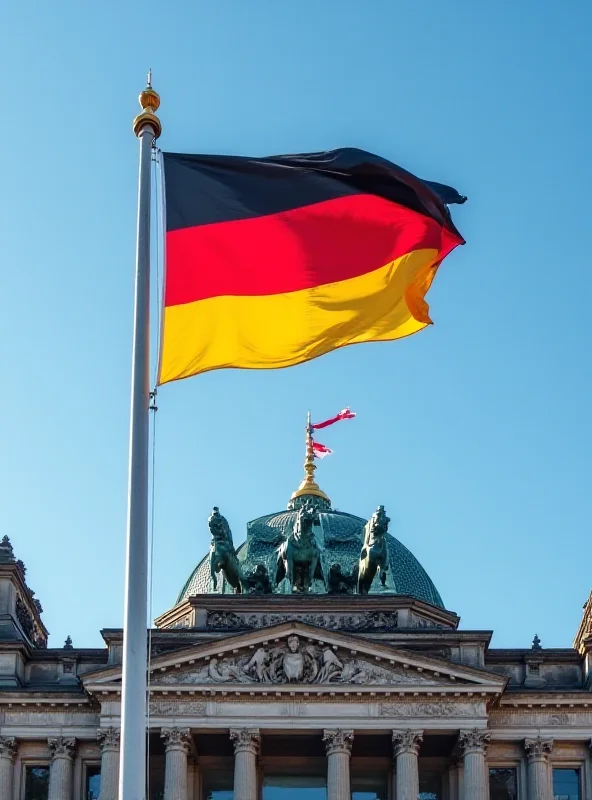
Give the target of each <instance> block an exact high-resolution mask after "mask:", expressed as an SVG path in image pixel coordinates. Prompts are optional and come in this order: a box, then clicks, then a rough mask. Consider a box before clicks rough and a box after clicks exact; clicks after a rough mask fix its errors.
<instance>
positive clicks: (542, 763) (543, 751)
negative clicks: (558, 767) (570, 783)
mask: <svg viewBox="0 0 592 800" xmlns="http://www.w3.org/2000/svg"><path fill="white" fill-rule="evenodd" d="M524 750H525V752H526V758H527V759H528V800H553V788H552V785H551V779H550V776H549V755H550V753H551V751H552V750H553V740H552V739H541V738H540V737H539V738H538V739H525V740H524Z"/></svg>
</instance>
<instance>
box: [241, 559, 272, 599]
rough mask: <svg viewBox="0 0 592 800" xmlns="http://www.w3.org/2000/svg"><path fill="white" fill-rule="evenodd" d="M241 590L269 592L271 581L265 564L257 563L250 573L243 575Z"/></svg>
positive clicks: (252, 592) (256, 592)
mask: <svg viewBox="0 0 592 800" xmlns="http://www.w3.org/2000/svg"><path fill="white" fill-rule="evenodd" d="M242 583H243V591H245V592H246V593H248V594H271V581H270V580H269V575H268V573H267V567H266V566H265V564H257V566H256V567H255V569H254V570H253V572H251V574H250V575H247V576H245V577H243V581H242Z"/></svg>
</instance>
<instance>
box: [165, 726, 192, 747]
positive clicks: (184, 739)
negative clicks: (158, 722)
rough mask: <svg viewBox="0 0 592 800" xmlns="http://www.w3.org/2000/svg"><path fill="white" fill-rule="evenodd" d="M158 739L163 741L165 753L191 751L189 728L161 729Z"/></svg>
mask: <svg viewBox="0 0 592 800" xmlns="http://www.w3.org/2000/svg"><path fill="white" fill-rule="evenodd" d="M160 738H161V739H162V740H163V741H164V749H165V752H167V753H168V752H169V751H170V750H181V751H182V752H183V753H188V752H189V750H190V749H191V734H190V732H189V728H183V729H181V728H163V729H162V730H161V732H160Z"/></svg>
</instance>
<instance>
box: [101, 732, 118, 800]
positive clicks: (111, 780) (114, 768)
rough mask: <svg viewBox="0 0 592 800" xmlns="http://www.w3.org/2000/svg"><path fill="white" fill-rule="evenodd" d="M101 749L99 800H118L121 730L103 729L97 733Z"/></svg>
mask: <svg viewBox="0 0 592 800" xmlns="http://www.w3.org/2000/svg"><path fill="white" fill-rule="evenodd" d="M97 739H98V742H99V745H100V747H101V790H100V793H99V800H118V798H117V794H118V792H119V730H118V729H117V728H103V729H102V730H99V731H98V732H97Z"/></svg>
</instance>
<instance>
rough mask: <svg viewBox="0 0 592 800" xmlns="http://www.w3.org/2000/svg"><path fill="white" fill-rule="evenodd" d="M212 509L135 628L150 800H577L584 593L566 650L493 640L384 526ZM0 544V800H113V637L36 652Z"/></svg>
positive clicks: (40, 641) (585, 658)
mask: <svg viewBox="0 0 592 800" xmlns="http://www.w3.org/2000/svg"><path fill="white" fill-rule="evenodd" d="M311 464H312V462H310V463H308V466H307V473H306V477H305V479H304V481H303V483H302V484H301V486H300V488H299V490H298V491H297V492H295V493H294V495H292V498H291V499H290V503H289V505H288V509H287V510H286V511H282V512H279V513H275V514H269V515H266V516H264V517H261V518H259V519H258V520H255V521H253V522H251V523H249V524H248V526H247V536H246V540H245V542H244V543H243V544H242V545H241V546H240V547H238V548H237V549H235V547H234V544H233V541H232V534H231V532H230V529H229V527H228V525H227V523H226V520H225V519H224V517H223V516H222V515H221V514H220V513H219V511H217V510H215V511H214V512H213V514H212V516H211V517H210V520H209V525H210V532H211V534H212V548H211V551H210V553H209V554H208V555H206V556H205V558H204V559H203V560H202V561H201V562H200V563H199V564H198V565H197V567H196V568H195V570H193V571H192V573H191V574H190V576H189V578H188V580H187V582H186V584H185V586H184V587H183V589H182V590H181V592H180V594H179V597H178V598H177V602H176V603H175V605H174V607H173V608H171V609H170V610H169V611H167V612H166V613H164V614H163V615H162V616H160V617H159V618H158V619H157V620H156V621H155V627H154V628H153V629H152V631H151V632H150V640H149V641H150V665H149V669H150V671H149V675H150V681H149V684H150V687H149V691H150V700H149V717H148V720H147V728H148V736H149V769H148V788H147V796H148V798H149V800H160V799H161V798H165V800H231V799H232V800H296V799H297V800H321V798H327V799H328V800H348V799H349V798H353V800H418V798H420V799H421V800H552V799H553V798H557V799H558V800H592V769H591V744H592V660H591V659H592V655H591V654H592V599H591V600H590V601H589V602H588V604H587V606H586V607H585V609H584V615H583V620H582V625H581V627H580V630H579V631H578V633H577V636H576V639H575V642H574V646H573V647H572V648H564V649H545V648H543V647H542V646H541V643H540V642H539V640H538V638H536V637H535V640H534V642H533V643H532V645H531V646H529V647H527V648H525V649H515V650H501V649H494V648H491V647H490V640H491V635H492V633H491V631H478V630H477V631H474V630H463V629H461V628H459V623H460V619H459V617H458V616H457V615H456V614H455V613H453V612H451V611H449V610H447V609H446V608H445V606H444V603H443V602H442V599H441V597H440V595H439V593H438V591H437V589H436V587H435V586H434V584H433V583H432V581H431V580H430V578H429V577H428V575H427V574H426V573H425V571H424V570H423V568H422V567H421V565H420V564H419V563H418V562H417V561H416V559H415V558H414V557H413V555H412V554H411V553H410V552H409V550H407V548H405V547H404V545H403V544H402V543H401V542H399V541H397V540H396V539H395V538H394V537H392V536H391V535H390V534H389V533H388V518H387V517H386V513H385V512H384V509H382V508H381V509H379V510H378V511H377V513H376V514H375V515H373V517H372V518H371V519H370V520H369V521H365V520H363V519H360V518H358V517H355V516H353V515H351V514H346V513H344V512H338V511H335V510H332V508H331V503H330V501H329V499H328V498H327V496H326V495H325V494H324V493H323V492H322V491H321V489H320V488H319V487H318V485H317V484H316V483H315V481H314V470H313V468H312V467H311ZM42 611H43V609H42V607H41V605H40V603H39V601H38V600H37V599H36V598H35V596H34V593H33V592H32V591H31V589H30V587H29V586H28V584H27V579H26V570H25V566H24V564H22V562H20V561H18V560H17V559H16V557H15V554H14V552H13V548H12V545H11V543H10V541H9V540H8V539H7V537H5V538H4V540H3V541H2V543H1V545H0V800H97V798H99V800H117V785H118V764H119V728H120V711H121V657H122V642H123V634H122V631H121V630H116V629H106V630H103V631H102V635H103V639H104V641H105V646H104V647H103V648H99V649H89V648H79V647H74V646H73V644H72V642H71V641H70V640H69V639H68V640H67V641H66V642H65V644H64V646H63V647H61V648H48V647H47V638H48V633H47V629H46V628H45V625H44V623H43V620H42Z"/></svg>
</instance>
